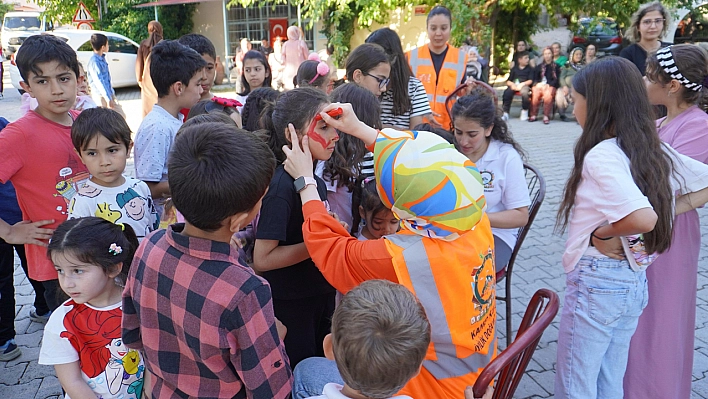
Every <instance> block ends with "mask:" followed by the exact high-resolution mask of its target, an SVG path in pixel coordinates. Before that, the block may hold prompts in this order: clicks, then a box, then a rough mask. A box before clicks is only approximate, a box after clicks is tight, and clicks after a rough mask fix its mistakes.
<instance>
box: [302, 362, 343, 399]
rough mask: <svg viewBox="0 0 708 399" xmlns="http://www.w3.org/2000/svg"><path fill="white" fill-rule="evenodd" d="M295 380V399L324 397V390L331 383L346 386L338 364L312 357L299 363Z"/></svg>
mask: <svg viewBox="0 0 708 399" xmlns="http://www.w3.org/2000/svg"><path fill="white" fill-rule="evenodd" d="M293 380H294V381H293V399H304V398H310V397H312V396H318V395H322V389H323V388H324V386H325V385H327V384H329V383H330V382H334V383H337V384H339V385H344V380H342V376H341V375H339V370H338V369H337V363H335V362H334V360H329V359H325V358H324V357H311V358H308V359H305V360H303V361H301V362H300V363H298V365H297V366H296V367H295V370H294V371H293Z"/></svg>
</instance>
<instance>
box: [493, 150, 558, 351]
mask: <svg viewBox="0 0 708 399" xmlns="http://www.w3.org/2000/svg"><path fill="white" fill-rule="evenodd" d="M524 171H525V172H526V183H527V187H528V189H529V198H531V205H529V220H528V222H526V226H524V227H521V228H519V234H518V236H517V237H518V238H517V239H516V245H514V249H513V251H512V252H511V257H510V258H509V263H508V264H507V265H506V267H504V268H503V269H502V270H500V271H499V272H497V285H498V284H499V282H501V281H502V280H504V279H506V281H505V286H504V289H505V291H504V293H505V295H504V296H499V295H497V300H499V301H504V302H506V346H507V347H509V345H511V332H512V329H511V273H512V272H513V271H514V262H515V261H516V256H517V255H518V254H519V250H520V249H521V245H522V244H523V243H524V239H525V238H526V235H527V234H528V233H529V229H530V228H531V225H532V224H533V221H534V219H536V215H537V214H538V211H539V209H541V204H542V203H543V199H544V198H545V197H546V180H545V179H544V178H543V175H542V174H541V172H539V171H538V169H536V168H535V167H533V166H531V165H526V164H524Z"/></svg>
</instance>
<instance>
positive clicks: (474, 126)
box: [454, 117, 494, 162]
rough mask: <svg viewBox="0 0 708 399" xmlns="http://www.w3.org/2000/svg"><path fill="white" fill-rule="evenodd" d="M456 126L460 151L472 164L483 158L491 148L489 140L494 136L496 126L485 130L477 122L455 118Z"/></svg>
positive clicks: (456, 137) (456, 139)
mask: <svg viewBox="0 0 708 399" xmlns="http://www.w3.org/2000/svg"><path fill="white" fill-rule="evenodd" d="M454 125H455V141H456V142H457V148H458V150H459V151H460V152H461V153H462V154H464V155H465V156H466V157H467V158H469V159H470V160H472V162H476V161H478V160H479V159H480V158H482V155H484V153H485V152H486V151H487V147H489V140H488V139H487V138H488V137H489V136H490V135H491V134H492V129H493V128H494V125H492V126H489V127H488V128H486V129H485V128H483V127H482V126H480V124H479V122H477V121H475V120H472V119H467V118H460V117H458V118H455V121H454Z"/></svg>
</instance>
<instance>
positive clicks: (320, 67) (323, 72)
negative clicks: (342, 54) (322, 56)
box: [309, 61, 329, 84]
mask: <svg viewBox="0 0 708 399" xmlns="http://www.w3.org/2000/svg"><path fill="white" fill-rule="evenodd" d="M327 74H329V65H327V63H326V62H324V61H320V62H319V64H317V74H316V75H315V77H314V78H312V80H310V82H309V83H310V84H312V82H314V81H315V80H317V78H319V77H320V76H327Z"/></svg>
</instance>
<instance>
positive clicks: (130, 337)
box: [123, 122, 292, 399]
mask: <svg viewBox="0 0 708 399" xmlns="http://www.w3.org/2000/svg"><path fill="white" fill-rule="evenodd" d="M206 160H208V162H207V161H206ZM245 166H248V167H245ZM169 167H170V187H171V189H172V201H174V204H175V207H177V208H178V209H179V210H180V212H181V213H182V215H183V216H184V218H185V219H186V221H185V223H184V224H174V225H172V226H169V227H168V228H167V230H159V231H157V232H155V233H153V234H152V235H151V236H150V237H148V238H147V239H146V240H144V241H143V243H142V244H141V246H140V248H139V249H138V251H137V253H136V255H135V260H134V262H133V267H132V268H131V272H130V275H129V277H128V283H127V284H126V287H125V291H124V295H123V309H124V313H123V340H124V342H125V345H126V346H128V347H129V348H134V349H144V351H145V363H146V365H147V368H148V370H149V371H150V373H151V374H152V378H151V388H152V389H151V391H152V394H153V397H154V398H172V397H211V398H216V397H219V398H232V397H240V398H246V397H248V398H275V399H283V398H286V397H288V395H289V394H290V390H291V387H292V385H291V384H292V375H291V371H290V366H289V363H288V358H287V356H286V354H285V350H284V348H283V345H282V343H281V336H280V335H279V334H282V332H280V331H277V329H276V320H275V318H274V316H273V306H272V303H271V293H270V288H269V286H268V284H267V283H266V282H265V281H264V280H263V279H261V278H260V277H258V276H256V275H255V274H254V273H253V270H251V269H249V268H248V267H245V266H243V265H240V264H239V263H238V252H237V250H236V248H235V247H233V246H231V245H229V241H230V240H231V236H232V235H233V233H235V232H237V231H239V230H240V228H241V227H242V226H246V225H247V224H248V223H249V222H250V221H251V220H252V219H253V217H254V216H255V214H256V213H258V210H259V208H260V204H261V200H262V198H263V195H264V194H265V192H266V189H267V188H268V181H269V180H270V177H271V175H272V174H273V167H274V159H273V154H272V153H271V152H270V150H269V149H268V147H267V145H266V144H264V143H263V142H262V141H261V140H258V139H257V138H255V137H254V136H253V135H250V134H245V132H243V131H239V130H238V129H236V128H234V127H233V126H229V125H227V124H224V123H222V122H215V123H203V124H192V125H191V126H187V127H186V128H184V129H182V130H181V131H180V133H179V135H178V136H177V138H176V139H175V144H174V149H173V151H172V153H171V154H170V163H169ZM234 187H238V189H236V190H234ZM175 270H179V272H178V273H175Z"/></svg>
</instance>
